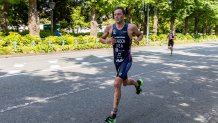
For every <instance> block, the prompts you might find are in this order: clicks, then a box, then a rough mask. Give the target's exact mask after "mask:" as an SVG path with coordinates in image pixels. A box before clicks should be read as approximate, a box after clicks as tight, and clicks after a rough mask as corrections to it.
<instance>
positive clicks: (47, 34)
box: [40, 30, 51, 38]
mask: <svg viewBox="0 0 218 123" xmlns="http://www.w3.org/2000/svg"><path fill="white" fill-rule="evenodd" d="M50 35H51V32H50V31H49V30H41V31H40V37H41V38H45V37H48V36H50Z"/></svg>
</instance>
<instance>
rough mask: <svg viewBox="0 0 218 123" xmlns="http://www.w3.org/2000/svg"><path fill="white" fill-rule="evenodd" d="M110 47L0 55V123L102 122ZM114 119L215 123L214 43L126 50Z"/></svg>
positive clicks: (109, 89)
mask: <svg viewBox="0 0 218 123" xmlns="http://www.w3.org/2000/svg"><path fill="white" fill-rule="evenodd" d="M112 54H113V53H112V49H97V50H85V51H73V52H67V53H51V54H44V55H22V56H0V123H104V119H105V118H106V117H107V116H108V114H109V113H110V111H111V109H112V100H113V79H114V76H115V75H116V73H115V67H114V64H113V56H112ZM132 55H133V65H132V68H131V69H130V71H129V78H133V79H138V78H142V79H144V81H145V83H144V86H143V93H142V94H141V95H136V94H135V88H134V87H133V86H128V87H122V97H121V102H120V105H119V112H118V116H117V122H118V123H218V42H211V43H193V44H176V45H175V50H174V54H173V56H170V54H169V50H167V47H166V46H147V47H134V48H132Z"/></svg>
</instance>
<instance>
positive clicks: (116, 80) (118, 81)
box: [114, 77, 122, 88]
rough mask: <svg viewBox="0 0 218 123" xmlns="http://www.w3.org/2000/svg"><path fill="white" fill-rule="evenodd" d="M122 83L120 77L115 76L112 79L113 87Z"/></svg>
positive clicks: (117, 86)
mask: <svg viewBox="0 0 218 123" xmlns="http://www.w3.org/2000/svg"><path fill="white" fill-rule="evenodd" d="M121 83H122V79H121V78H120V77H116V78H115V80H114V87H115V88H120V87H121Z"/></svg>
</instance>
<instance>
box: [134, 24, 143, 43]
mask: <svg viewBox="0 0 218 123" xmlns="http://www.w3.org/2000/svg"><path fill="white" fill-rule="evenodd" d="M133 33H134V34H135V35H136V36H137V39H136V40H135V42H139V41H141V40H142V37H143V34H142V33H141V32H140V31H139V29H138V28H137V26H136V25H133Z"/></svg>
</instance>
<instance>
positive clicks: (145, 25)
mask: <svg viewBox="0 0 218 123" xmlns="http://www.w3.org/2000/svg"><path fill="white" fill-rule="evenodd" d="M143 13H144V23H143V27H144V28H143V34H144V35H145V34H146V32H147V29H146V28H147V16H146V6H145V3H144V4H143Z"/></svg>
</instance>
